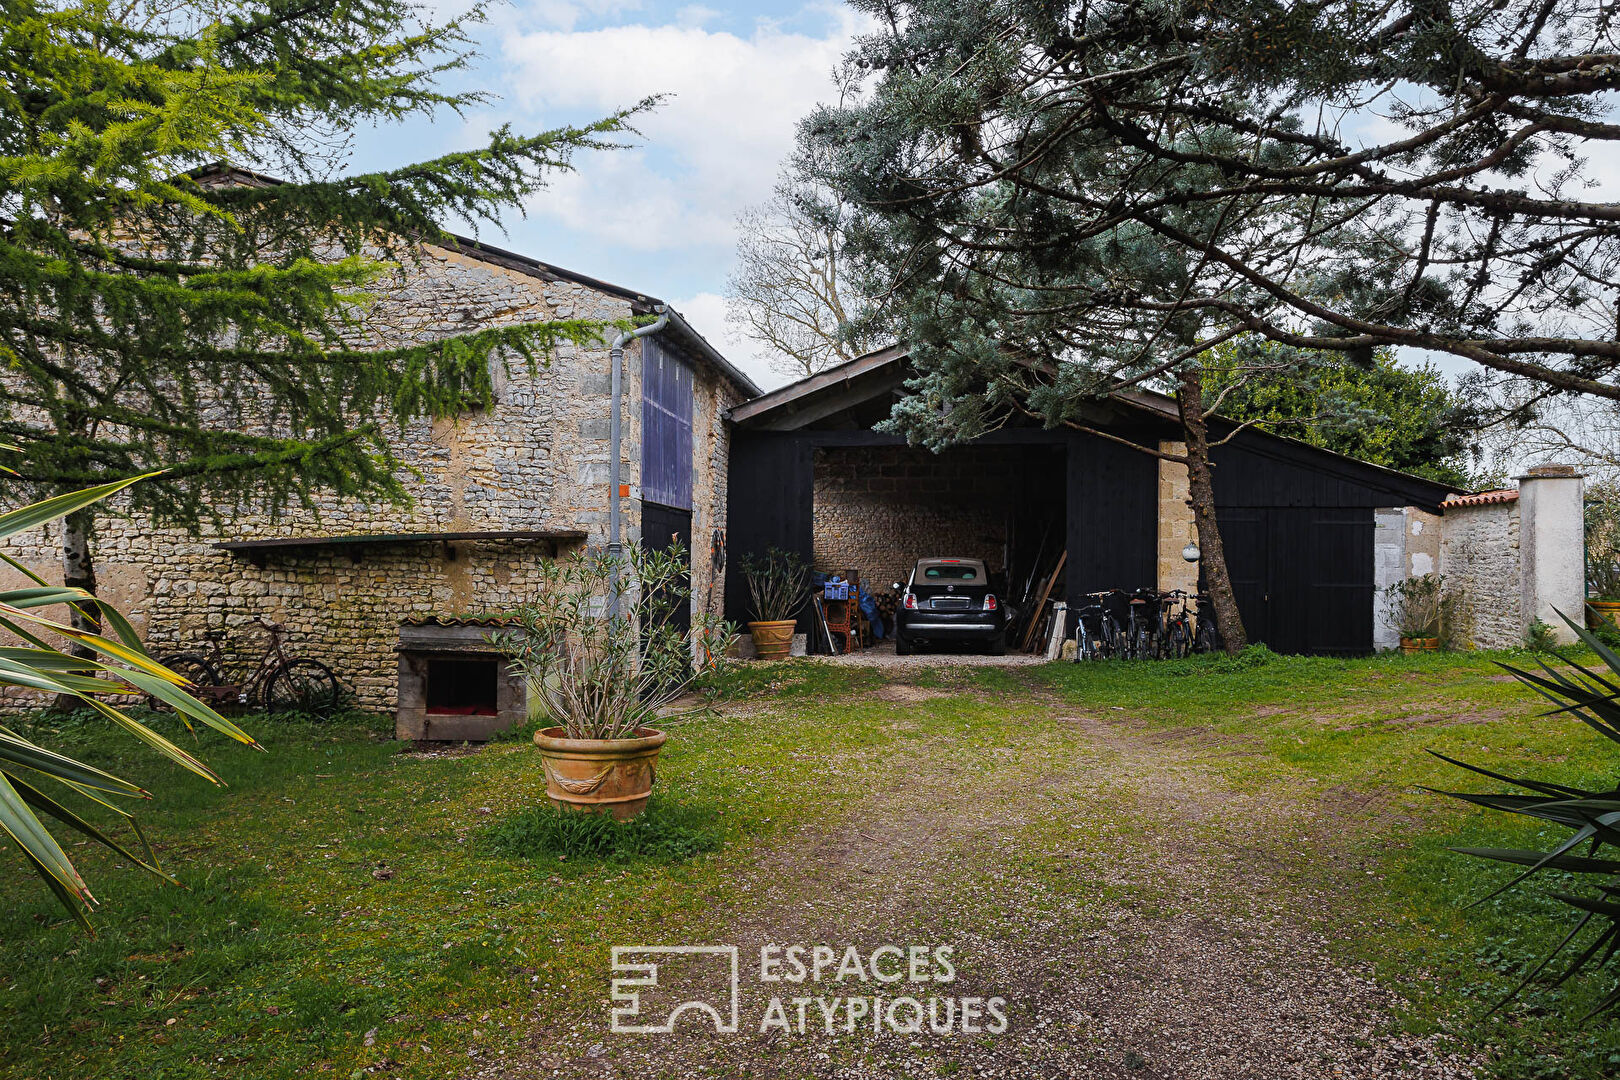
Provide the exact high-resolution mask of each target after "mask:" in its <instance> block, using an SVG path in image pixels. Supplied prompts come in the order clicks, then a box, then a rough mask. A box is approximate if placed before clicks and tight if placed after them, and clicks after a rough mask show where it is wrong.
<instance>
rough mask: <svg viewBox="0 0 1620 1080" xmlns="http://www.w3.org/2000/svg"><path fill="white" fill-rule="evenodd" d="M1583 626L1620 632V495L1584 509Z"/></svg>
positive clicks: (1611, 496)
mask: <svg viewBox="0 0 1620 1080" xmlns="http://www.w3.org/2000/svg"><path fill="white" fill-rule="evenodd" d="M1586 594H1587V595H1586V625H1587V626H1589V627H1591V628H1592V629H1593V630H1620V494H1610V495H1608V496H1606V497H1603V498H1598V499H1594V500H1593V501H1592V502H1590V503H1588V504H1587V507H1586Z"/></svg>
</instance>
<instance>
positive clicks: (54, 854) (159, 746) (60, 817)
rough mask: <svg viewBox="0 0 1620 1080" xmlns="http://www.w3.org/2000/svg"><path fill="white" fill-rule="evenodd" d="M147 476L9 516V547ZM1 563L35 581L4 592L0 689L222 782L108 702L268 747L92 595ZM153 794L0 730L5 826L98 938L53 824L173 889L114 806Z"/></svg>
mask: <svg viewBox="0 0 1620 1080" xmlns="http://www.w3.org/2000/svg"><path fill="white" fill-rule="evenodd" d="M142 479H145V477H135V478H133V479H130V480H124V481H119V482H117V483H112V484H103V485H102V486H100V487H94V488H88V489H86V490H84V491H77V492H73V493H71V494H67V495H58V496H56V497H55V498H51V499H46V500H45V501H43V502H38V503H35V504H33V505H32V506H25V507H22V508H21V509H19V510H12V511H10V512H9V513H6V514H0V540H4V539H6V538H7V537H10V536H15V535H16V534H18V533H21V532H26V531H28V530H29V529H35V528H38V527H40V526H41V525H44V524H45V523H46V522H50V521H55V520H57V519H58V518H62V517H66V516H67V515H68V514H71V513H74V512H75V511H78V510H82V509H83V508H85V507H87V506H89V505H91V504H92V503H96V502H99V501H100V500H102V499H105V498H107V497H108V496H110V495H113V494H115V493H117V492H119V491H122V490H123V489H124V488H126V487H128V486H129V485H131V484H133V483H135V482H136V481H138V480H142ZM0 561H4V562H5V563H7V564H9V565H10V566H11V567H12V569H14V570H16V571H18V572H19V573H21V574H22V575H23V576H24V577H26V578H27V579H28V580H29V581H30V582H32V584H31V585H28V586H24V587H23V588H18V589H8V590H4V591H0V628H3V629H4V630H5V631H8V632H9V633H10V634H11V635H13V636H14V637H15V639H16V642H17V643H15V644H0V688H3V687H22V688H25V689H28V690H36V691H40V692H42V693H45V694H54V695H58V696H64V695H65V696H66V697H67V698H69V699H76V700H78V701H80V702H82V703H83V704H84V705H85V706H86V707H88V708H89V709H91V710H93V711H94V712H95V713H96V714H98V715H99V716H101V717H102V718H104V719H106V720H108V721H110V722H112V723H114V724H117V725H118V726H119V727H121V728H123V729H124V730H125V731H128V732H129V733H130V734H132V735H134V736H135V737H136V738H138V739H141V740H142V741H144V742H145V743H146V744H147V745H148V746H150V747H152V748H153V749H154V750H156V751H157V752H158V753H160V754H162V755H163V756H164V757H167V758H169V759H170V760H171V761H174V762H177V763H179V764H180V765H181V766H183V767H184V768H186V769H189V770H190V771H192V772H194V773H196V774H197V775H198V776H201V777H203V778H204V779H206V780H209V781H211V782H212V783H216V784H223V781H222V780H220V778H219V777H218V776H217V775H215V774H214V772H213V771H212V770H211V769H209V768H208V766H207V765H204V764H203V763H202V762H201V761H199V760H198V759H197V758H196V757H194V756H192V755H191V754H189V753H187V752H186V751H184V750H182V749H181V748H180V747H178V746H176V745H175V744H174V743H172V742H170V741H169V740H168V739H166V738H164V737H163V736H162V735H161V734H159V733H158V732H156V731H153V730H152V729H151V728H149V727H147V726H146V725H145V724H143V723H141V722H140V721H138V720H136V719H135V718H134V717H131V716H129V715H128V714H126V713H125V712H124V711H122V710H121V709H119V708H117V707H115V706H114V705H112V704H109V703H108V702H107V701H106V700H105V698H106V697H107V696H109V695H120V694H129V695H137V694H138V695H146V696H148V697H151V698H155V699H157V700H158V701H161V702H163V703H165V704H167V705H169V706H170V707H171V708H173V709H174V711H175V712H176V714H178V715H179V716H180V717H181V718H182V720H184V721H185V723H186V726H187V727H188V728H189V727H190V726H191V722H192V721H194V720H195V721H197V722H199V723H202V724H206V725H207V726H208V727H211V728H213V729H214V730H216V731H220V732H223V733H225V734H226V735H229V736H230V737H231V738H233V739H236V740H237V741H238V742H243V743H247V744H248V745H249V746H255V747H257V746H258V743H256V742H254V740H253V738H252V737H251V736H249V735H248V734H247V733H246V732H245V731H243V730H242V729H241V728H239V727H237V726H236V725H235V724H233V723H231V722H230V721H229V720H226V719H225V718H224V717H222V716H220V715H219V714H218V713H216V712H215V711H214V710H213V709H210V708H209V707H208V706H206V705H204V704H203V703H202V702H200V701H197V700H196V699H195V698H193V697H192V696H191V695H190V694H188V693H186V692H185V689H184V687H185V686H186V685H187V684H186V680H185V679H184V678H183V677H181V676H179V675H177V674H175V673H174V672H172V671H170V670H169V669H168V668H165V667H164V666H162V665H161V664H159V663H157V662H156V661H154V660H153V659H152V658H151V657H150V656H148V655H147V653H146V649H145V648H144V647H143V646H142V645H141V640H140V637H139V636H138V635H137V634H136V633H135V629H134V627H132V626H130V624H129V621H128V620H127V619H125V618H124V616H123V615H122V614H121V613H120V612H119V611H118V609H117V608H115V607H113V606H112V605H111V604H109V603H107V602H105V601H103V600H98V599H96V598H95V597H94V596H92V595H91V594H90V593H88V592H86V591H84V590H83V589H76V588H67V587H64V586H61V585H51V584H48V583H47V582H46V581H45V580H44V579H42V578H40V577H39V576H38V575H37V574H35V573H34V572H33V571H31V570H29V569H28V568H27V567H26V566H24V565H22V564H21V563H20V562H18V561H17V560H16V559H13V558H12V557H11V556H9V555H6V554H5V553H4V552H0ZM74 608H77V609H78V610H79V612H80V613H81V614H84V615H89V614H92V613H93V614H98V615H99V616H100V617H101V621H102V622H103V623H105V624H106V626H108V627H109V628H110V631H111V636H107V635H103V634H99V633H93V632H90V631H87V630H83V629H79V628H76V627H75V626H73V625H71V610H72V609H74ZM64 612H68V613H69V614H63V613H64ZM53 642H58V643H62V644H66V643H69V642H71V643H73V644H74V645H78V646H81V647H82V648H83V649H84V650H87V651H88V652H89V653H91V654H93V655H91V656H76V655H72V654H71V653H69V652H66V651H64V650H63V649H61V648H59V647H58V646H57V644H53ZM63 789H65V792H64V790H63ZM64 793H71V794H72V795H73V796H78V797H80V798H82V799H84V800H87V801H88V803H89V804H94V805H96V806H100V807H101V808H103V809H104V810H106V811H110V812H111V813H113V814H115V815H117V816H118V817H119V818H122V819H123V820H124V821H125V822H127V823H128V825H129V827H130V830H131V832H133V834H134V836H135V839H136V841H137V842H138V844H139V847H140V854H136V853H135V852H134V851H132V850H131V849H130V848H129V847H128V846H126V845H125V844H123V843H121V842H120V841H119V840H117V839H115V838H114V837H112V836H111V835H109V834H108V833H107V832H106V831H105V830H103V829H102V828H101V827H100V826H98V825H96V824H94V823H93V822H92V821H91V820H90V819H89V818H87V817H85V816H83V815H82V814H81V813H79V812H78V811H77V810H74V809H72V808H71V807H70V806H69V805H68V804H67V803H65V802H63V801H62V800H61V798H59V796H61V795H63V794H64ZM151 797H152V796H151V794H150V793H149V792H147V791H146V790H145V789H144V788H142V787H141V786H140V785H139V784H135V783H132V782H130V781H128V780H124V779H121V778H120V777H117V776H114V775H112V774H111V773H108V772H104V771H103V770H101V769H98V768H96V767H94V766H92V765H87V764H85V763H83V762H81V761H75V760H74V759H73V758H71V757H68V756H67V755H65V754H59V753H57V752H55V751H53V750H50V749H48V748H47V747H44V746H41V745H39V744H38V743H35V742H33V741H31V740H29V739H25V738H23V737H22V736H21V735H19V734H17V733H16V732H15V731H13V730H11V729H10V728H8V727H5V726H3V725H0V829H3V830H4V831H5V832H6V833H7V834H8V835H10V837H11V838H12V839H13V840H15V841H16V842H17V847H18V849H19V850H20V851H21V852H22V855H23V858H24V859H26V860H27V861H28V863H29V864H30V865H31V866H33V868H34V869H35V870H36V871H38V872H39V875H40V877H42V878H44V879H45V884H46V885H47V886H49V888H50V890H51V892H53V893H54V894H55V895H56V898H57V899H58V900H59V901H61V903H62V906H63V907H64V908H66V909H67V911H68V912H69V913H70V914H71V915H72V916H73V917H74V919H76V920H77V921H78V923H79V925H81V926H82V927H84V929H85V930H86V931H87V932H92V933H93V931H92V930H91V926H90V920H89V913H90V911H91V910H92V909H93V908H94V907H95V905H96V903H97V901H96V897H95V895H94V894H93V893H92V892H91V891H90V887H89V885H87V884H86V883H85V880H84V879H83V878H82V877H80V876H79V872H78V871H77V870H76V869H74V866H73V862H72V860H70V859H69V858H68V856H67V852H66V851H64V850H63V849H62V845H61V844H60V843H59V842H58V841H57V839H56V837H55V836H53V835H52V833H51V831H50V829H48V828H47V827H46V825H45V821H44V820H43V819H50V820H51V821H53V822H55V823H57V824H58V825H61V826H65V827H66V828H69V829H72V830H74V831H76V832H79V833H82V834H83V835H85V836H87V837H89V838H90V839H91V840H94V841H96V842H97V843H99V844H101V845H103V846H105V847H107V848H110V849H111V850H112V851H115V852H117V853H118V854H119V855H120V856H122V857H123V858H125V859H128V860H129V861H130V862H131V863H133V864H134V865H136V866H139V867H140V868H141V869H143V870H145V871H147V872H149V873H152V874H155V875H157V876H158V877H160V878H162V879H163V880H165V881H169V882H175V879H174V878H173V877H172V876H170V874H169V873H168V872H167V871H165V870H163V869H162V868H161V867H160V866H159V865H158V860H157V857H156V856H155V855H154V854H153V852H152V845H151V844H150V843H148V842H147V839H146V835H145V834H144V833H143V832H142V831H141V827H140V824H139V823H138V822H137V821H136V820H135V817H134V815H132V814H130V813H128V812H127V811H125V810H123V809H121V808H120V807H118V806H117V805H115V804H114V802H113V801H112V800H114V799H149V798H151ZM175 883H176V884H178V882H175Z"/></svg>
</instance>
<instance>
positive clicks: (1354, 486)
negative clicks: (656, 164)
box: [726, 348, 1448, 654]
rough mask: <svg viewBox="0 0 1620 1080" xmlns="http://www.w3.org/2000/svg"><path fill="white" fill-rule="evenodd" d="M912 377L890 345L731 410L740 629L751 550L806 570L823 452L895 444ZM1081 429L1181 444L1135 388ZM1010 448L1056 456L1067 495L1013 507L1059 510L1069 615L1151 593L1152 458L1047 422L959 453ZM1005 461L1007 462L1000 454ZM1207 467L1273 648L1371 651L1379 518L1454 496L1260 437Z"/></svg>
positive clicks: (732, 581) (729, 612)
mask: <svg viewBox="0 0 1620 1080" xmlns="http://www.w3.org/2000/svg"><path fill="white" fill-rule="evenodd" d="M905 377H906V365H905V353H904V350H902V349H898V348H892V349H886V350H882V351H880V352H876V353H872V354H870V355H868V356H864V357H860V358H858V359H856V360H853V361H850V362H849V363H847V364H843V365H840V366H839V367H836V368H832V369H830V370H828V371H826V372H822V373H820V374H818V375H815V376H812V377H810V378H808V379H805V380H801V381H800V382H797V383H794V384H792V385H790V386H786V387H782V388H781V389H778V390H775V391H772V392H771V393H769V394H765V395H762V396H761V397H758V398H755V399H754V400H752V401H749V402H747V403H745V404H743V405H741V406H738V407H737V408H736V409H734V410H732V413H731V420H732V423H733V429H732V432H731V460H730V470H729V482H728V504H727V514H728V518H729V521H728V532H729V537H728V543H727V547H728V549H729V553H730V557H729V558H728V560H727V570H726V617H727V618H729V619H733V620H736V621H738V622H743V621H745V620H746V618H747V610H746V609H747V587H746V584H745V583H744V581H743V579H742V574H741V564H742V558H743V557H744V556H745V555H747V554H749V553H755V552H763V551H764V550H765V549H767V548H769V547H772V546H774V547H779V548H782V549H784V550H788V551H794V552H797V553H798V554H799V555H800V556H802V557H803V558H804V559H805V560H806V561H812V560H813V557H814V553H815V529H816V516H815V514H816V494H815V484H816V468H817V460H818V458H817V455H818V452H821V453H822V457H823V458H825V456H826V451H827V450H828V449H829V448H837V449H838V452H839V454H840V455H841V456H843V457H845V458H847V457H848V456H849V455H850V453H851V451H858V449H859V448H863V447H872V448H875V447H894V446H899V445H902V443H901V441H900V440H899V439H898V438H896V437H895V436H892V435H886V434H882V433H880V432H876V431H873V430H872V426H873V425H874V424H876V423H878V422H880V421H881V420H883V419H884V418H886V417H887V416H888V415H889V411H890V408H891V407H892V405H893V402H894V401H895V399H896V398H897V396H899V395H901V394H903V393H904V392H905V391H904V385H903V384H904V380H905ZM1087 423H1088V425H1089V426H1091V427H1093V428H1095V429H1096V430H1098V431H1102V432H1106V433H1107V434H1108V435H1110V436H1113V437H1114V438H1115V439H1123V440H1125V441H1126V442H1129V443H1134V444H1136V445H1139V446H1145V447H1154V448H1157V447H1158V446H1159V444H1160V442H1161V440H1165V441H1168V440H1174V439H1176V438H1177V437H1178V436H1179V434H1180V431H1179V425H1178V423H1177V420H1176V413H1175V406H1174V403H1173V402H1172V401H1171V400H1170V399H1168V398H1165V397H1163V396H1161V395H1158V394H1153V393H1148V392H1144V391H1139V390H1137V391H1130V392H1128V393H1124V394H1120V395H1116V396H1115V397H1113V398H1110V399H1108V400H1107V401H1106V402H1099V403H1098V404H1097V405H1096V406H1095V408H1094V409H1092V410H1091V415H1089V416H1088V417H1087ZM1216 424H1217V432H1218V427H1219V421H1218V420H1217V421H1216ZM1218 433H1219V432H1218ZM1008 447H1024V448H1028V449H1029V450H1030V451H1031V452H1032V453H1034V452H1036V451H1037V450H1038V451H1039V453H1040V454H1041V455H1043V460H1049V459H1050V458H1051V456H1052V455H1057V456H1060V457H1061V459H1062V465H1061V473H1060V475H1061V478H1062V481H1061V488H1062V490H1061V491H1060V492H1059V491H1056V490H1053V487H1055V485H1048V486H1046V487H1043V488H1042V489H1041V491H1040V492H1039V493H1036V494H1033V495H1032V494H1030V493H1028V492H1024V493H1021V494H1020V495H1019V498H1020V499H1024V500H1028V499H1031V498H1035V499H1040V500H1043V501H1045V502H1048V503H1051V504H1054V505H1056V506H1058V511H1057V512H1058V513H1059V515H1060V516H1061V518H1062V528H1061V535H1062V539H1063V541H1064V542H1065V543H1066V545H1067V551H1068V556H1067V569H1066V572H1065V574H1064V576H1063V581H1064V587H1063V592H1064V598H1065V599H1066V600H1067V601H1068V603H1069V606H1070V609H1071V610H1073V609H1074V608H1076V607H1077V606H1079V603H1080V601H1081V598H1082V597H1083V596H1084V594H1086V593H1088V592H1093V591H1096V590H1101V589H1109V588H1126V589H1135V588H1154V587H1156V586H1157V584H1158V574H1159V552H1158V547H1159V544H1158V533H1159V528H1160V463H1159V459H1157V458H1155V457H1153V456H1151V455H1149V454H1145V453H1141V452H1139V451H1137V450H1133V449H1131V448H1130V446H1127V445H1122V444H1121V443H1119V442H1116V441H1113V440H1112V439H1107V438H1102V437H1099V436H1098V435H1094V434H1090V433H1086V432H1080V431H1075V430H1072V429H1069V428H1056V429H1048V428H1042V427H1038V426H1025V427H1018V426H1007V427H1003V428H1001V429H1000V430H997V431H995V432H992V433H990V434H988V435H986V436H984V437H982V438H980V439H978V440H975V441H974V442H973V443H971V444H968V446H967V447H966V448H965V449H966V452H967V453H969V454H971V452H972V451H973V449H974V448H985V449H986V450H987V452H988V450H989V448H1008ZM955 453H957V454H958V455H960V453H961V452H960V451H957V452H955ZM987 456H988V454H987ZM997 456H998V458H1001V459H1004V458H1005V457H1006V456H1007V451H1005V450H1001V451H1000V452H999V453H998V455H997ZM1032 460H1033V459H1032ZM1214 463H1215V491H1216V508H1217V515H1218V518H1219V521H1220V524H1221V529H1222V535H1223V538H1224V539H1225V541H1226V550H1227V561H1228V565H1229V568H1230V570H1231V573H1232V577H1233V585H1234V587H1235V589H1236V591H1237V595H1238V604H1239V607H1240V609H1241V610H1242V612H1243V617H1244V622H1245V624H1246V626H1247V627H1248V629H1249V633H1250V636H1251V638H1252V639H1254V640H1256V641H1263V642H1265V643H1266V644H1267V645H1269V646H1270V647H1271V648H1273V649H1275V650H1277V651H1279V652H1309V653H1336V654H1358V653H1366V652H1370V651H1371V650H1372V631H1373V625H1372V620H1373V601H1374V595H1373V594H1374V585H1373V580H1374V579H1373V574H1374V558H1373V543H1374V521H1373V510H1374V508H1376V507H1394V506H1417V507H1421V508H1424V509H1427V510H1435V509H1437V508H1438V506H1439V504H1440V502H1441V501H1442V500H1443V499H1444V498H1445V497H1446V495H1447V494H1448V489H1447V488H1446V487H1445V486H1443V485H1441V484H1437V483H1434V482H1432V481H1429V480H1425V479H1422V478H1419V477H1414V476H1409V475H1407V474H1404V473H1399V472H1395V471H1393V470H1390V469H1385V468H1381V467H1378V466H1374V465H1369V464H1366V463H1364V462H1360V461H1356V460H1353V459H1351V458H1346V457H1343V456H1341V455H1338V454H1334V453H1331V452H1328V451H1325V450H1321V449H1318V448H1316V447H1312V446H1308V445H1306V444H1304V443H1300V442H1297V441H1295V440H1292V439H1287V438H1283V437H1280V436H1276V435H1271V434H1267V433H1265V432H1261V431H1257V430H1254V429H1248V430H1244V431H1242V432H1239V433H1238V434H1237V435H1236V436H1235V438H1233V440H1232V441H1231V442H1230V443H1228V444H1226V445H1224V446H1221V447H1218V448H1217V449H1216V451H1215V456H1214ZM896 483H897V484H902V485H903V484H904V483H905V480H904V478H900V479H898V480H897V481H896ZM1060 496H1061V497H1060ZM1024 532H1025V533H1026V534H1027V533H1028V532H1029V530H1028V529H1027V528H1026V529H1025V530H1024ZM895 542H896V544H897V545H901V546H902V547H905V548H907V550H905V551H904V555H905V557H906V558H908V559H909V558H917V557H921V556H926V555H937V554H950V552H942V551H935V550H922V549H921V547H922V546H923V545H925V544H926V543H927V542H928V540H927V537H925V536H904V535H897V536H896V537H895ZM1021 542H1022V544H1023V549H1022V551H1020V550H1019V549H1018V547H1017V545H1016V544H1012V545H1010V546H1009V550H1010V551H1011V552H1012V555H1011V558H1010V560H1009V561H1010V562H1011V566H1010V567H1009V566H1007V565H1003V566H1002V567H1001V569H1003V570H1004V571H1010V574H1011V575H1012V576H1022V575H1023V573H1024V567H1022V566H1021V565H1020V563H1021V562H1027V561H1029V559H1030V555H1031V553H1033V551H1034V550H1035V546H1034V542H1033V537H1032V536H1027V535H1026V536H1025V537H1023V538H1022V541H1021ZM912 547H915V548H917V550H910V548H912ZM956 553H957V554H964V553H962V552H956ZM968 554H971V553H968ZM873 584H874V586H877V587H880V588H881V587H883V586H886V585H887V582H882V583H878V582H874V583H873ZM801 629H803V627H801Z"/></svg>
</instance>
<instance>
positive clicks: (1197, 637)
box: [1193, 592, 1223, 653]
mask: <svg viewBox="0 0 1620 1080" xmlns="http://www.w3.org/2000/svg"><path fill="white" fill-rule="evenodd" d="M1197 620H1198V628H1197V630H1196V631H1194V633H1193V651H1194V652H1201V653H1212V652H1220V651H1221V649H1222V648H1223V646H1222V643H1221V628H1220V627H1219V626H1217V625H1216V623H1215V605H1214V604H1213V603H1211V602H1210V599H1209V593H1207V592H1202V593H1199V594H1198V615H1197Z"/></svg>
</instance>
